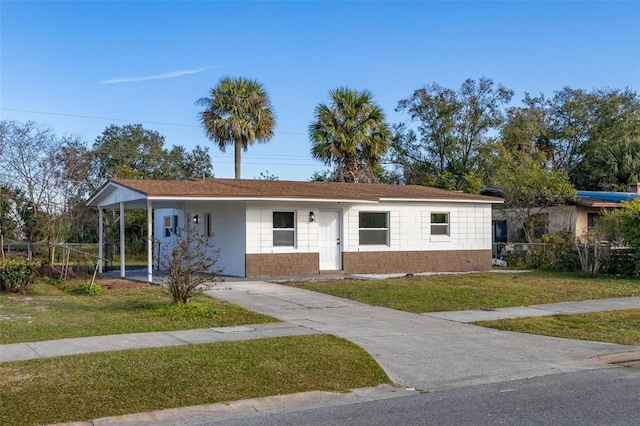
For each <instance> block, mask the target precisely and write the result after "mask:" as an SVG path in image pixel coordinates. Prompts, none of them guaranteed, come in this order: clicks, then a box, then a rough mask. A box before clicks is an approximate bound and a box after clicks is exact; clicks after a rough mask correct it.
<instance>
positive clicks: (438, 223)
mask: <svg viewBox="0 0 640 426" xmlns="http://www.w3.org/2000/svg"><path fill="white" fill-rule="evenodd" d="M431 235H444V236H449V213H431Z"/></svg>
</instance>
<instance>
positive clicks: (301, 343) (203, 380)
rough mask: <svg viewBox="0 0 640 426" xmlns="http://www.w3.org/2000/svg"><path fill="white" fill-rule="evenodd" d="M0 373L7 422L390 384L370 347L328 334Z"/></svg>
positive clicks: (3, 367) (0, 416)
mask: <svg viewBox="0 0 640 426" xmlns="http://www.w3.org/2000/svg"><path fill="white" fill-rule="evenodd" d="M0 377H2V386H0V424H2V425H6V426H9V425H36V424H49V423H56V422H69V421H79V420H89V419H93V418H100V417H106V416H115V415H121V414H127V413H138V412H144V411H151V410H160V409H165V408H172V407H182V406H190V405H200V404H208V403H216V402H223V401H232V400H239V399H245V398H257V397H264V396H269V395H279V394H288V393H295V392H304V391H312V390H322V391H337V392H347V391H349V390H350V389H354V388H359V387H368V386H377V385H379V384H381V383H389V379H388V377H387V376H386V374H385V373H384V371H383V370H382V369H381V368H380V367H379V366H378V365H377V363H376V362H375V361H374V360H373V358H371V356H369V355H368V354H367V353H366V352H365V351H363V350H362V349H361V348H360V347H358V346H356V345H354V344H352V343H350V342H348V341H346V340H343V339H340V338H337V337H334V336H330V335H306V336H294V337H282V338H274V339H260V340H250V341H242V342H226V343H214V344H202V345H187V346H178V347H167V348H155V349H140V350H128V351H117V352H107V353H99V354H86V355H75V356H68V357H59V358H50V359H39V360H32V361H19V362H9V363H3V364H0Z"/></svg>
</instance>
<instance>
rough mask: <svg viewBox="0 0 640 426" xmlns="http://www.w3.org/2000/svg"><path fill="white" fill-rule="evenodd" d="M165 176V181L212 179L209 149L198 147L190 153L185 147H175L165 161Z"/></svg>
mask: <svg viewBox="0 0 640 426" xmlns="http://www.w3.org/2000/svg"><path fill="white" fill-rule="evenodd" d="M164 164H165V167H163V171H162V173H163V176H165V179H181V178H185V177H198V178H212V177H213V165H212V164H211V156H210V155H209V147H201V146H200V145H196V147H195V148H194V149H193V151H191V152H188V151H187V150H186V149H185V148H184V147H183V146H181V145H178V146H175V145H174V146H173V147H172V148H171V150H170V151H169V152H168V153H167V157H166V159H165V161H164Z"/></svg>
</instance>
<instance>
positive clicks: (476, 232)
mask: <svg viewBox="0 0 640 426" xmlns="http://www.w3.org/2000/svg"><path fill="white" fill-rule="evenodd" d="M360 211H376V212H389V245H388V246H386V245H380V246H369V245H363V246H361V245H360V244H359V234H358V216H359V212H360ZM431 213H448V214H449V235H448V236H445V235H431ZM346 216H347V220H346V221H345V230H346V231H345V234H346V235H347V239H348V240H347V241H346V242H345V251H385V250H390V251H416V250H490V249H491V205H490V204H480V203H478V204H474V203H451V202H449V203H435V202H432V203H429V202H414V203H409V202H407V203H384V204H383V203H381V204H375V205H352V206H350V207H349V209H348V210H347V214H346Z"/></svg>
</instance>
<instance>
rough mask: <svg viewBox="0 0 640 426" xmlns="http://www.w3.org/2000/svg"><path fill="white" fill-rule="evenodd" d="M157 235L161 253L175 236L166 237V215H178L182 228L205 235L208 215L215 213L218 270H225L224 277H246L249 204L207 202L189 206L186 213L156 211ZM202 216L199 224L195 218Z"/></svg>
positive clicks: (213, 241) (167, 247) (187, 205)
mask: <svg viewBox="0 0 640 426" xmlns="http://www.w3.org/2000/svg"><path fill="white" fill-rule="evenodd" d="M154 214H155V219H156V220H155V226H154V233H155V235H156V237H158V238H159V240H160V244H161V254H162V253H166V251H167V250H168V249H170V243H171V242H172V241H174V240H175V236H173V235H172V237H170V238H166V237H164V220H163V219H164V216H169V215H177V216H178V226H179V227H180V228H183V227H184V226H185V222H186V223H187V225H186V226H187V228H188V229H194V228H195V229H197V231H198V232H200V233H201V234H203V235H204V233H205V230H206V220H207V214H211V225H212V226H211V230H212V232H213V238H212V243H213V250H217V249H220V252H219V257H218V262H217V263H216V266H215V268H216V269H222V273H223V274H224V275H231V276H244V254H245V248H246V242H245V241H246V238H245V236H246V233H245V205H244V203H243V202H224V203H215V202H206V203H194V202H191V203H187V204H185V206H184V210H175V209H158V210H155V213H154ZM196 214H197V215H198V224H194V223H193V216H194V215H196Z"/></svg>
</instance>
